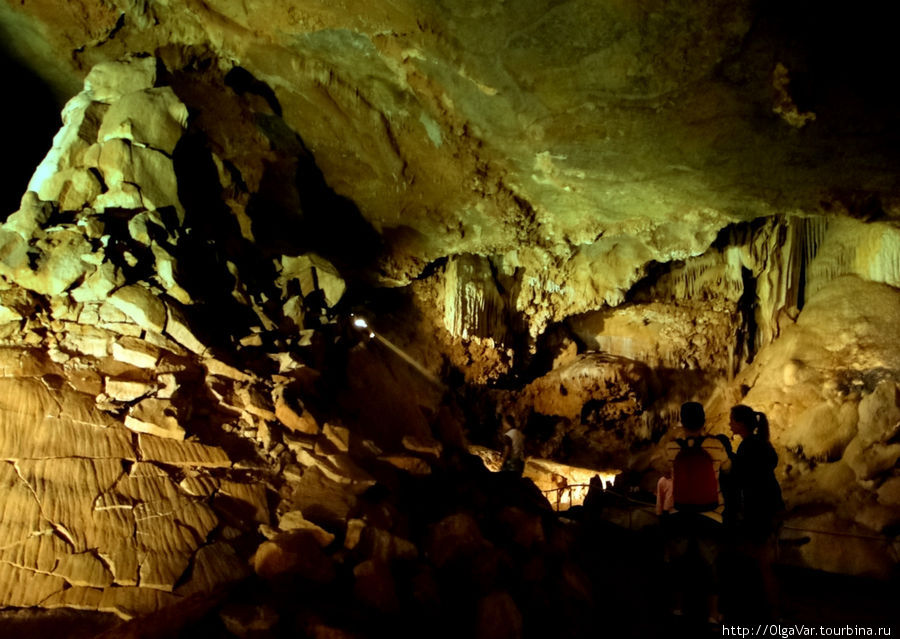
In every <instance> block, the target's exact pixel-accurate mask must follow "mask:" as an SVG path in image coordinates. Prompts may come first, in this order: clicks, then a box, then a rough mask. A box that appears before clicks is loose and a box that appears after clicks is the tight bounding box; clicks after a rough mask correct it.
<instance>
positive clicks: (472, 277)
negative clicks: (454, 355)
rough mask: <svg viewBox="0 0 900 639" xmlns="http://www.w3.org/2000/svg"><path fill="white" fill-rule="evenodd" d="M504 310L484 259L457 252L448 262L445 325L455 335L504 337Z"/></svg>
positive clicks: (503, 304)
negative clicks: (457, 254) (458, 254)
mask: <svg viewBox="0 0 900 639" xmlns="http://www.w3.org/2000/svg"><path fill="white" fill-rule="evenodd" d="M506 320H507V311H506V303H505V302H504V300H503V297H502V296H501V294H500V292H499V290H498V289H497V283H496V281H495V280H494V276H493V272H492V271H491V268H490V264H489V263H488V261H487V259H485V258H483V257H480V256H477V255H460V256H457V257H454V258H453V259H451V260H450V261H449V262H448V264H447V271H446V286H445V299H444V325H445V327H446V328H447V330H448V331H449V332H450V333H451V334H452V335H454V336H457V337H462V338H470V337H480V338H492V339H494V340H495V341H496V342H498V343H505V341H506V339H507V328H506V326H507V321H506Z"/></svg>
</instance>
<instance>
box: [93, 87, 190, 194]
mask: <svg viewBox="0 0 900 639" xmlns="http://www.w3.org/2000/svg"><path fill="white" fill-rule="evenodd" d="M186 124H187V108H186V107H185V106H184V104H182V103H181V101H180V100H179V99H178V98H177V97H175V94H174V93H173V92H172V89H171V87H160V88H155V89H144V90H142V91H133V92H131V93H127V94H125V95H123V96H122V97H121V98H119V99H118V100H116V101H115V102H113V103H112V105H111V106H110V108H109V110H108V111H107V112H106V115H105V116H104V117H103V124H102V125H101V126H100V130H99V131H98V133H97V137H98V140H99V141H100V142H106V141H107V140H110V139H113V138H125V139H127V140H130V141H131V142H132V143H138V144H141V145H144V146H148V147H150V148H153V149H157V150H160V151H163V152H164V153H166V154H167V155H172V152H173V151H174V150H175V145H176V143H177V142H178V140H179V139H180V138H181V134H182V132H183V131H184V127H185V126H186ZM139 184H140V183H139Z"/></svg>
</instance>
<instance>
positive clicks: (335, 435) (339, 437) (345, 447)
mask: <svg viewBox="0 0 900 639" xmlns="http://www.w3.org/2000/svg"><path fill="white" fill-rule="evenodd" d="M322 435H323V436H324V437H325V439H327V440H328V441H329V442H331V444H332V445H333V446H334V447H335V448H336V449H337V450H338V451H340V452H342V453H346V452H347V451H349V450H350V429H348V428H346V427H344V426H333V425H332V424H329V423H327V422H326V423H325V425H324V426H323V427H322Z"/></svg>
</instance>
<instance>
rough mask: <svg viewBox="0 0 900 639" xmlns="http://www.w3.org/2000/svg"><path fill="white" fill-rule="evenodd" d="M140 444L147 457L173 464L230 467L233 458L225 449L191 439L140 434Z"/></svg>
mask: <svg viewBox="0 0 900 639" xmlns="http://www.w3.org/2000/svg"><path fill="white" fill-rule="evenodd" d="M138 440H139V441H138V446H139V448H140V449H141V452H142V454H143V455H144V457H145V458H146V459H153V460H154V461H158V462H160V463H162V464H171V465H172V466H196V467H199V468H229V467H230V466H231V460H230V459H229V458H228V455H227V454H226V453H225V451H224V450H222V449H221V448H218V447H216V446H207V445H205V444H198V443H195V442H190V441H175V440H172V439H162V438H159V437H152V436H150V437H148V436H144V435H140V436H139V437H138Z"/></svg>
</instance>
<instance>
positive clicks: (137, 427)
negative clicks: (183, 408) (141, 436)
mask: <svg viewBox="0 0 900 639" xmlns="http://www.w3.org/2000/svg"><path fill="white" fill-rule="evenodd" d="M125 426H126V427H128V428H130V429H131V430H133V431H135V432H136V433H147V434H148V435H155V436H157V437H167V438H170V439H178V440H181V439H184V435H185V431H184V427H182V426H181V424H180V423H179V421H178V417H177V411H176V409H175V407H174V406H173V405H172V402H170V401H168V400H165V399H144V400H141V401H140V402H138V403H137V404H135V405H134V406H132V407H131V408H130V409H129V410H128V415H126V416H125Z"/></svg>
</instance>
